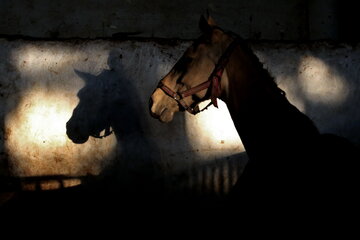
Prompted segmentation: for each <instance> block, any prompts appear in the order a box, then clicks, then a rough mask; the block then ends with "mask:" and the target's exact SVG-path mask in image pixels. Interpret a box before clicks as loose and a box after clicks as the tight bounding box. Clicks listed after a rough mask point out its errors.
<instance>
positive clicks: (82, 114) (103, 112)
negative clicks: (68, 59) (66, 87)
mask: <svg viewBox="0 0 360 240" xmlns="http://www.w3.org/2000/svg"><path fill="white" fill-rule="evenodd" d="M75 73H76V74H77V75H78V76H79V77H80V78H81V79H83V80H84V82H85V86H84V87H83V88H82V89H80V91H79V92H78V94H77V96H78V98H79V103H78V105H77V106H76V107H75V109H74V111H73V114H72V116H71V118H70V119H69V121H68V122H67V123H66V134H67V135H68V137H69V138H70V139H71V140H72V141H73V142H74V143H84V142H86V141H87V140H88V139H89V137H90V136H92V137H96V138H102V137H104V136H107V135H109V134H111V131H110V126H111V119H112V116H111V112H112V111H111V102H110V101H111V100H110V96H111V89H110V87H109V83H108V82H107V81H106V80H108V79H111V78H109V77H110V75H111V71H108V70H106V71H103V72H102V73H101V74H100V75H98V76H95V75H92V74H89V73H84V72H80V71H77V70H75ZM103 130H105V133H104V136H100V133H101V132H102V131H103Z"/></svg>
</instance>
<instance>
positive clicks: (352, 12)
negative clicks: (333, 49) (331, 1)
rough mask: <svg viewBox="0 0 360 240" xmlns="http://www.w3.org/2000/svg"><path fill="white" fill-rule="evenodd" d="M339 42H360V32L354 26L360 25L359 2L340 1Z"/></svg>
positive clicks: (338, 9)
mask: <svg viewBox="0 0 360 240" xmlns="http://www.w3.org/2000/svg"><path fill="white" fill-rule="evenodd" d="M337 4H338V6H337V7H338V8H337V11H338V22H339V40H340V41H347V42H352V43H357V42H359V41H360V32H359V31H357V30H355V28H354V26H359V24H360V15H359V12H360V3H359V1H353V0H352V1H338V3H337Z"/></svg>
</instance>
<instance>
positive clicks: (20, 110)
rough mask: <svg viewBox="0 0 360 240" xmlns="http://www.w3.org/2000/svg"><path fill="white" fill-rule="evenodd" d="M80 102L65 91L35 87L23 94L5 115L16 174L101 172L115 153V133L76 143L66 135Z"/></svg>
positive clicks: (13, 171) (7, 147) (10, 155)
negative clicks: (14, 106)
mask: <svg viewBox="0 0 360 240" xmlns="http://www.w3.org/2000/svg"><path fill="white" fill-rule="evenodd" d="M76 104H77V101H76V97H75V98H74V99H72V98H69V97H68V95H67V93H66V92H62V91H58V92H55V91H54V92H53V91H50V92H49V91H45V90H44V89H32V90H29V91H28V92H26V93H24V94H23V97H22V99H21V101H20V102H19V103H18V105H17V107H16V108H15V109H14V110H13V111H11V112H10V113H9V114H8V115H7V116H6V119H5V129H7V139H6V141H5V146H6V149H7V151H8V154H9V158H10V166H11V170H12V173H13V175H14V176H43V175H47V176H51V175H54V176H56V175H67V176H69V175H73V176H74V175H76V176H80V175H88V174H90V175H97V174H99V173H100V172H101V170H102V168H103V167H104V166H105V165H106V162H107V161H109V159H110V158H112V157H113V155H114V154H115V146H116V139H115V136H109V137H107V138H105V139H94V138H90V139H89V140H88V141H87V142H86V143H84V144H74V143H72V142H71V140H69V139H68V137H67V135H66V122H67V121H68V120H69V118H70V117H71V115H72V110H73V109H74V107H75V106H76ZM44 184H45V183H44ZM49 184H50V183H49ZM49 184H48V185H49ZM50 185H51V184H50ZM50 185H49V186H50ZM52 185H54V184H52ZM52 185H51V186H52ZM51 186H50V187H49V188H52V187H51ZM44 188H46V186H44Z"/></svg>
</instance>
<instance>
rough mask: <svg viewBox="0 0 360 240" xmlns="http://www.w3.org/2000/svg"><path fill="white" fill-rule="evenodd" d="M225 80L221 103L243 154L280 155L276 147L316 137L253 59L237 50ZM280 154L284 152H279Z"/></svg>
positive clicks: (230, 62)
mask: <svg viewBox="0 0 360 240" xmlns="http://www.w3.org/2000/svg"><path fill="white" fill-rule="evenodd" d="M226 72H227V78H224V83H222V85H223V86H224V92H223V98H222V99H223V100H224V102H225V103H226V104H227V107H228V109H229V112H230V115H231V117H232V119H233V121H234V125H235V127H236V129H237V131H238V133H239V135H240V138H241V140H242V142H243V144H244V147H245V149H246V151H247V152H248V154H249V156H250V158H251V155H256V154H257V155H258V154H259V153H261V152H263V153H264V154H265V153H266V155H267V157H268V156H269V155H270V154H271V153H273V154H274V155H277V156H278V154H279V152H278V151H280V149H279V146H283V147H288V148H289V147H293V146H294V145H292V146H288V145H289V143H290V142H292V143H293V144H295V145H297V144H300V145H301V144H303V143H304V142H306V141H307V140H308V138H312V137H313V136H315V135H317V134H318V130H317V129H316V127H315V126H314V125H313V123H312V121H311V120H310V119H309V118H308V117H307V116H305V115H304V114H303V113H301V112H300V111H299V110H298V109H297V108H296V107H295V106H293V105H292V104H290V103H289V102H288V100H287V99H286V97H285V96H284V94H283V92H282V91H281V90H280V89H279V88H278V87H277V86H276V84H275V82H274V81H273V79H272V78H271V77H270V75H269V74H268V72H267V71H266V70H265V69H263V67H262V64H261V63H260V62H259V61H258V59H257V57H256V56H255V55H250V56H249V53H247V52H244V51H243V50H242V49H240V47H238V48H237V49H236V50H235V51H234V53H233V54H232V56H231V58H230V61H229V63H228V65H227V68H226ZM280 148H281V147H280ZM281 151H283V150H281Z"/></svg>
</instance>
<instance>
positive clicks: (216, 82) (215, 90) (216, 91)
mask: <svg viewBox="0 0 360 240" xmlns="http://www.w3.org/2000/svg"><path fill="white" fill-rule="evenodd" d="M239 43H240V38H239V37H235V39H234V40H233V41H232V42H231V43H230V44H229V46H228V47H227V48H226V50H225V51H224V53H223V54H222V55H221V57H220V58H219V60H218V62H217V63H216V65H215V68H214V70H213V71H212V73H211V74H210V76H209V78H208V80H207V81H206V82H203V83H200V84H199V85H197V86H195V87H192V88H190V89H188V90H185V91H182V92H174V91H173V90H171V89H170V88H169V87H168V86H166V85H165V84H164V83H163V82H160V83H159V85H158V88H160V89H161V90H163V91H164V93H165V94H166V95H168V96H170V97H171V98H173V99H174V100H175V101H177V102H178V104H179V105H181V106H182V107H183V108H184V109H185V110H186V111H188V112H189V113H191V114H193V115H195V114H197V113H199V112H202V111H204V110H206V109H207V108H208V107H209V106H210V105H211V104H213V105H214V106H215V107H218V104H217V98H218V97H220V95H221V84H220V81H221V77H222V74H223V72H224V69H225V67H226V65H227V63H228V62H229V58H230V55H231V54H232V52H233V51H234V49H235V47H236V46H237V45H238V44H239ZM210 87H211V92H210V94H211V95H210V99H211V102H210V103H209V104H208V105H207V106H206V107H205V108H203V109H202V110H200V109H199V107H198V106H196V107H195V108H193V107H191V106H188V105H187V104H186V102H185V101H184V98H186V97H188V96H192V95H194V94H195V93H198V92H200V91H202V90H204V89H209V88H210Z"/></svg>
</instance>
